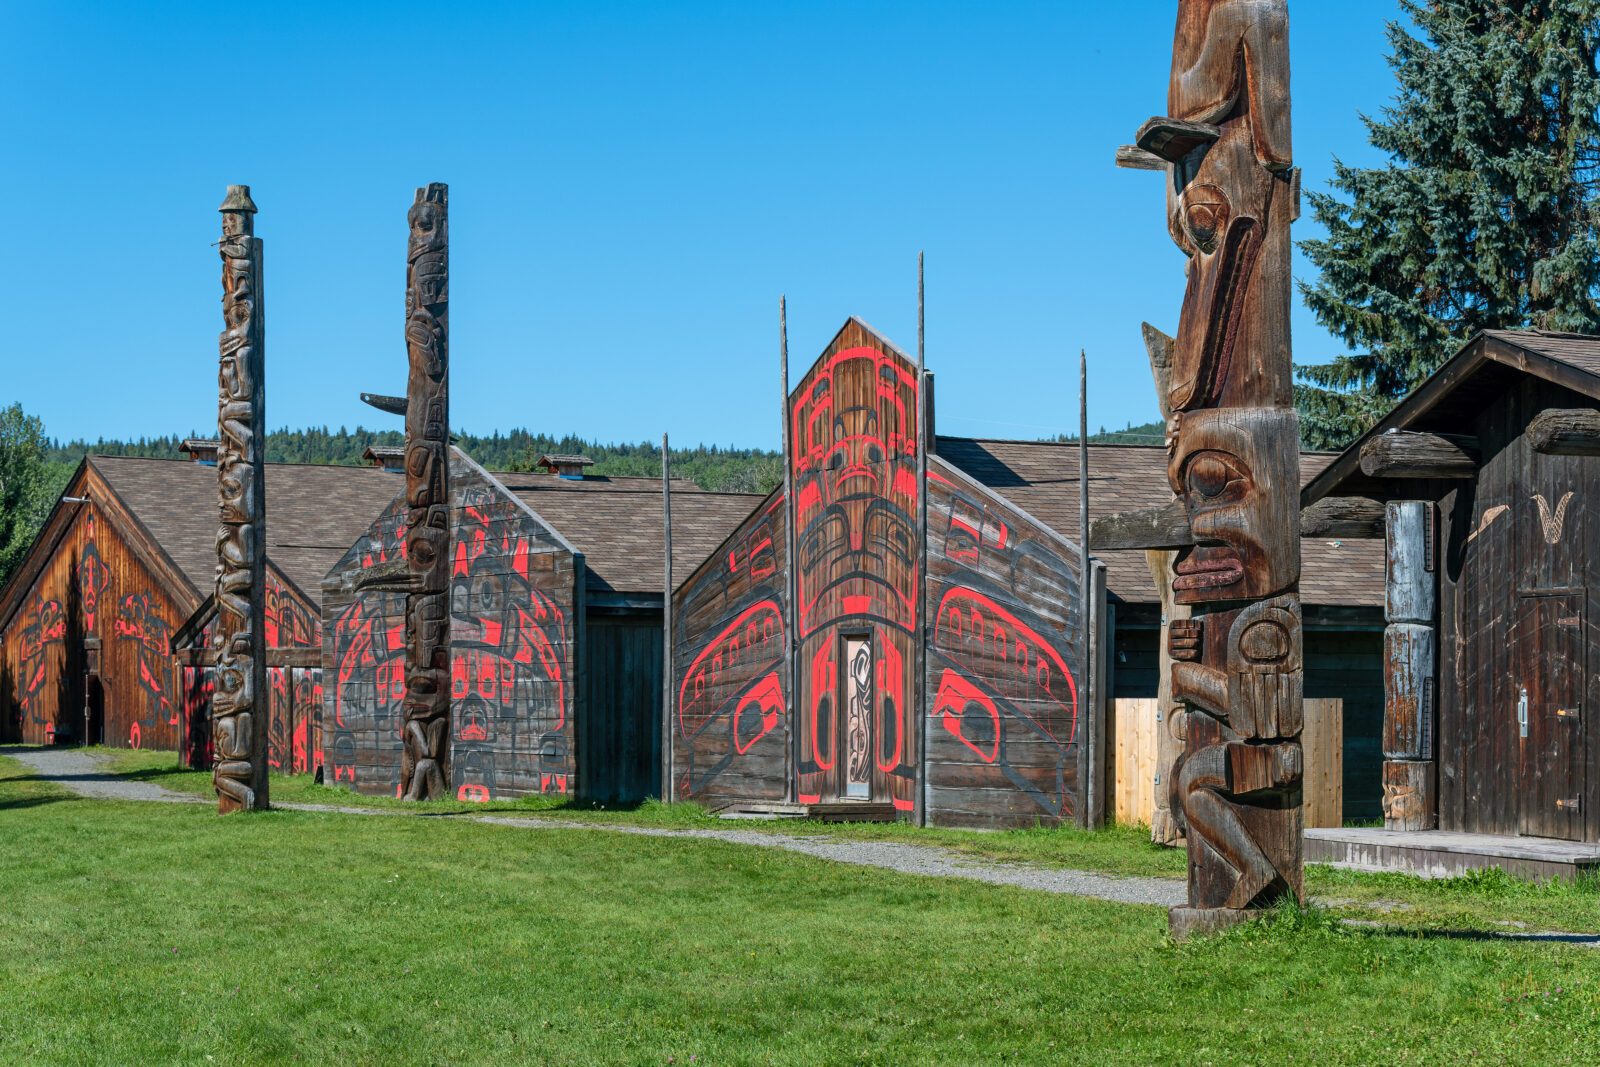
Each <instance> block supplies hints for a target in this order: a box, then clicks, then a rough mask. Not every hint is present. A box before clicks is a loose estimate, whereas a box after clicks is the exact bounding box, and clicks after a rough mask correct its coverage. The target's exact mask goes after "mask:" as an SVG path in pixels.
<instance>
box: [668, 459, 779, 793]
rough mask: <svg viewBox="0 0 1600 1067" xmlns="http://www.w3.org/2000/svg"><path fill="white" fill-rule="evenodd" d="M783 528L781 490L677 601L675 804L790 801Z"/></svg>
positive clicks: (673, 734)
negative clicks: (677, 801)
mask: <svg viewBox="0 0 1600 1067" xmlns="http://www.w3.org/2000/svg"><path fill="white" fill-rule="evenodd" d="M786 522H788V513H787V509H786V508H785V507H784V501H783V496H782V491H781V490H780V491H778V492H776V493H774V494H773V495H772V496H771V497H770V498H769V499H768V500H767V502H766V503H764V504H763V505H762V506H761V507H760V508H757V509H756V511H755V513H754V514H752V515H751V516H750V518H748V519H746V520H745V522H744V524H743V525H741V526H740V527H739V528H738V529H737V530H736V531H734V533H733V535H732V536H731V537H730V538H729V539H728V540H727V541H726V542H724V544H723V546H722V547H721V548H720V549H719V550H718V551H717V552H716V553H714V554H713V555H712V556H711V558H710V559H709V560H707V561H706V562H705V563H704V564H703V565H702V566H701V567H700V568H699V569H698V570H697V571H695V573H694V574H692V575H690V576H689V578H688V580H687V581H685V582H684V583H683V585H682V586H680V587H679V589H678V591H677V593H676V594H675V595H674V598H673V608H672V615H673V638H672V656H673V665H674V670H673V676H674V678H673V680H674V688H673V692H674V700H673V705H674V706H673V715H672V728H671V730H670V736H671V739H672V767H673V777H674V779H675V783H676V785H675V793H676V797H677V799H679V800H698V801H702V802H707V803H711V804H716V803H718V802H720V801H733V800H769V801H777V800H783V799H784V797H785V796H786V794H787V789H788V780H787V768H788V748H789V744H790V737H791V719H790V714H789V708H790V706H791V705H790V702H789V695H790V685H789V677H790V672H789V662H790V661H789V655H788V635H787V629H786V620H787V619H788V617H789V606H788V605H789V595H788V588H787V581H788V579H787V575H788V553H787V548H786V541H785V537H784V524H785V523H786Z"/></svg>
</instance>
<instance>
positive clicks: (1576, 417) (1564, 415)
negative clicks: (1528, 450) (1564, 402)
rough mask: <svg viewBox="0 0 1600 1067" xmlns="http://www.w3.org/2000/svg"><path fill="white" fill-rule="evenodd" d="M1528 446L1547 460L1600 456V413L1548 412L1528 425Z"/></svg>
mask: <svg viewBox="0 0 1600 1067" xmlns="http://www.w3.org/2000/svg"><path fill="white" fill-rule="evenodd" d="M1528 443H1529V444H1531V445H1532V446H1533V450H1534V451H1535V452H1542V453H1544V454H1545V455H1547V456H1600V411H1596V410H1594V409H1593V408H1551V409H1550V410H1548V411H1541V412H1539V414H1537V415H1535V416H1534V417H1533V421H1532V422H1530V423H1528Z"/></svg>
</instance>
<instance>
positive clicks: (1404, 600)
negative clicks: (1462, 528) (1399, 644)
mask: <svg viewBox="0 0 1600 1067" xmlns="http://www.w3.org/2000/svg"><path fill="white" fill-rule="evenodd" d="M1385 516H1386V521H1385V527H1386V529H1387V531H1388V534H1387V537H1386V539H1385V541H1386V545H1385V547H1386V552H1385V556H1384V590H1385V594H1384V618H1386V619H1387V620H1388V621H1389V622H1414V623H1422V624H1425V625H1430V626H1431V625H1432V624H1433V621H1434V618H1435V612H1436V610H1437V609H1436V606H1435V605H1436V597H1437V594H1436V592H1435V587H1436V585H1437V582H1436V579H1435V575H1434V565H1433V505H1432V504H1430V503H1428V502H1427V501H1425V500H1398V501H1394V502H1393V503H1390V504H1389V505H1388V506H1387V508H1386V509H1385Z"/></svg>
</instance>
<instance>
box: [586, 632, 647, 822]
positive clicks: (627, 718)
mask: <svg viewBox="0 0 1600 1067" xmlns="http://www.w3.org/2000/svg"><path fill="white" fill-rule="evenodd" d="M661 651H662V650H661V616H660V614H659V613H649V612H644V613H636V614H627V615H601V614H598V613H596V612H595V611H594V610H592V609H591V610H590V612H589V615H588V618H587V619H585V620H584V648H583V656H584V661H585V662H584V670H583V672H582V677H583V679H584V684H585V686H586V687H587V689H586V691H585V693H584V711H583V720H582V721H581V722H579V723H578V759H579V776H580V777H581V778H582V780H583V783H584V787H583V796H584V799H585V800H590V801H594V802H596V803H600V804H618V805H627V804H637V803H638V802H640V801H642V800H644V799H645V798H646V797H651V796H660V795H661Z"/></svg>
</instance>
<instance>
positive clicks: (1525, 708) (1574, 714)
mask: <svg viewBox="0 0 1600 1067" xmlns="http://www.w3.org/2000/svg"><path fill="white" fill-rule="evenodd" d="M1585 599H1586V597H1585V594H1584V593H1582V592H1575V593H1565V594H1550V595H1543V596H1522V597H1519V598H1518V602H1517V617H1516V620H1515V622H1514V625H1513V628H1512V646H1513V651H1512V663H1513V665H1514V671H1515V674H1514V681H1515V683H1516V686H1517V692H1516V722H1517V734H1518V746H1519V749H1520V758H1519V761H1518V774H1519V778H1520V781H1521V788H1520V789H1518V791H1517V794H1518V820H1517V832H1518V833H1522V834H1527V835H1530V836H1534V837H1554V838H1562V839H1564V840H1568V841H1582V840H1584V839H1585V822H1584V820H1585V819H1586V818H1587V812H1586V811H1585V810H1584V809H1585V807H1586V803H1585V794H1586V792H1587V789H1586V786H1587V774H1586V770H1587V768H1586V763H1587V759H1586V757H1587V754H1588V749H1587V745H1586V730H1587V722H1586V720H1587V715H1586V714H1585V713H1586V711H1587V709H1586V708H1584V706H1583V703H1584V700H1583V698H1584V690H1585V688H1586V686H1587V682H1588V677H1587V674H1586V673H1585V671H1584V626H1583V614H1584V601H1585Z"/></svg>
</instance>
